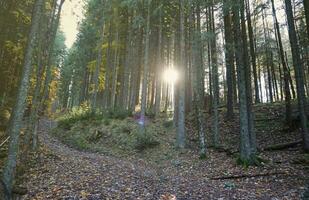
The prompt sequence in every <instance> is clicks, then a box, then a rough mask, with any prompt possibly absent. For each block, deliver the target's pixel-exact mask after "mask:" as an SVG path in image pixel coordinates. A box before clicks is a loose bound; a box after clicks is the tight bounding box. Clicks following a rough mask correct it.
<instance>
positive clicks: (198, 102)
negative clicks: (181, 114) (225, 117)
mask: <svg viewBox="0 0 309 200" xmlns="http://www.w3.org/2000/svg"><path fill="white" fill-rule="evenodd" d="M191 2H192V1H190V5H191ZM196 4H197V5H196V19H197V22H196V32H195V34H194V36H195V37H193V45H192V47H193V48H192V47H191V51H192V52H193V56H194V58H193V61H194V62H193V65H194V67H193V69H194V72H193V74H194V104H195V106H194V107H195V112H196V116H197V121H198V132H199V139H200V156H201V157H205V156H206V143H205V116H204V112H203V110H204V96H205V95H204V84H203V82H204V66H203V57H202V54H203V53H202V52H203V49H202V48H203V47H202V45H201V44H202V38H201V10H200V3H199V2H197V3H196ZM191 16H193V15H191ZM191 18H192V17H191ZM192 22H194V21H193V20H192Z"/></svg>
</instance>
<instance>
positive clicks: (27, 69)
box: [2, 0, 44, 200]
mask: <svg viewBox="0 0 309 200" xmlns="http://www.w3.org/2000/svg"><path fill="white" fill-rule="evenodd" d="M43 5H44V0H37V1H35V4H34V9H33V14H32V20H31V28H30V33H29V36H28V42H27V48H26V53H25V57H24V66H23V73H22V78H21V82H20V85H19V89H18V93H17V99H16V103H15V106H14V110H13V112H12V116H11V122H10V125H9V127H8V129H7V131H8V135H10V142H9V152H8V159H7V161H6V163H5V166H4V170H3V177H2V181H3V183H4V186H5V189H6V194H5V195H6V196H5V198H6V200H11V199H12V196H11V195H12V187H13V180H14V171H15V168H16V160H17V153H18V146H19V133H20V129H21V126H22V120H23V114H24V111H25V102H26V98H27V93H28V88H29V82H30V75H31V69H32V53H33V49H34V45H35V39H36V35H37V32H38V27H39V23H40V17H41V11H42V7H43Z"/></svg>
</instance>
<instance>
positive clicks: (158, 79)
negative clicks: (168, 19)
mask: <svg viewBox="0 0 309 200" xmlns="http://www.w3.org/2000/svg"><path fill="white" fill-rule="evenodd" d="M159 12H160V14H159V31H158V36H159V40H158V52H157V54H158V55H157V62H156V63H157V67H156V97H155V98H156V99H155V114H156V115H158V114H159V113H160V109H161V88H162V85H161V83H162V79H161V74H160V73H161V70H162V50H161V49H162V8H160V11H159Z"/></svg>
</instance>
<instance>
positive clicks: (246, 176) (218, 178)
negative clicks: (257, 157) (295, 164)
mask: <svg viewBox="0 0 309 200" xmlns="http://www.w3.org/2000/svg"><path fill="white" fill-rule="evenodd" d="M282 174H284V175H288V174H287V173H286V172H268V173H258V174H240V175H227V176H218V177H213V178H210V179H211V180H227V179H240V178H252V177H265V176H274V175H282Z"/></svg>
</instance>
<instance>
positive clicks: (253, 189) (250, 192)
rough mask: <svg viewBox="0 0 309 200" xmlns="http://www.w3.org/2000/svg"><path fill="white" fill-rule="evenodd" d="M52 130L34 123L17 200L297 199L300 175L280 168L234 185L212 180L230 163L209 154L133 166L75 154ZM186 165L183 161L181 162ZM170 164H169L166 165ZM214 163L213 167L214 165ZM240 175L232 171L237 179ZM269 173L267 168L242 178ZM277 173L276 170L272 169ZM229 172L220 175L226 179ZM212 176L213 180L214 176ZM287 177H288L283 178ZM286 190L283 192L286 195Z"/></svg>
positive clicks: (221, 156)
mask: <svg viewBox="0 0 309 200" xmlns="http://www.w3.org/2000/svg"><path fill="white" fill-rule="evenodd" d="M55 125H56V124H55V123H54V122H52V121H49V120H46V119H43V120H41V123H40V142H41V144H42V146H43V147H42V151H41V152H42V153H41V154H40V155H39V156H38V157H37V158H36V159H35V161H34V162H35V164H34V166H33V167H31V168H30V170H29V172H28V173H27V183H26V184H27V188H28V194H27V195H26V196H24V198H23V199H44V200H45V199H66V200H79V199H89V200H99V199H147V200H148V199H164V200H168V199H171V200H172V199H175V198H174V197H177V199H178V200H181V199H193V200H194V199H220V200H223V199H265V200H266V199H291V200H292V199H300V194H301V191H303V190H304V188H303V187H299V186H300V185H302V184H303V182H302V181H300V177H301V176H304V175H303V174H301V173H302V172H301V171H299V170H297V169H295V168H291V167H290V166H286V167H285V168H283V169H282V167H281V168H280V167H278V169H280V170H281V171H285V174H278V175H270V176H265V177H264V176H263V177H251V178H240V179H235V180H212V179H211V178H210V177H211V176H217V175H218V173H217V172H219V171H222V169H223V167H224V166H225V165H227V164H228V163H229V164H230V163H231V160H232V159H229V158H228V157H226V156H225V154H224V153H217V152H214V151H212V152H210V154H211V155H210V159H208V160H207V161H195V162H194V161H193V160H191V161H188V162H187V163H183V162H182V160H179V161H178V162H179V163H173V164H170V165H169V166H168V165H167V166H165V168H163V169H162V166H161V168H160V167H158V166H159V165H158V166H151V165H150V164H148V163H146V162H145V161H144V160H142V159H138V160H133V159H129V158H128V159H125V158H117V157H113V156H106V155H102V154H99V153H90V152H83V151H78V150H75V149H73V148H71V147H68V146H67V145H65V144H63V143H61V142H60V141H59V140H58V139H56V138H54V137H53V136H51V135H49V134H48V129H50V128H52V127H54V126H55ZM186 159H188V158H186ZM170 163H171V162H170ZM215 163H217V164H215ZM241 170H242V169H241V168H239V169H233V171H234V173H239V171H241ZM258 170H264V171H267V172H269V171H271V169H269V167H266V168H264V169H263V168H262V169H253V170H247V171H246V173H248V174H255V173H263V171H258ZM273 170H277V168H275V169H273ZM230 173H231V169H226V174H230ZM216 174H217V175H216ZM287 174H289V175H288V176H287ZM287 189H288V190H287Z"/></svg>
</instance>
